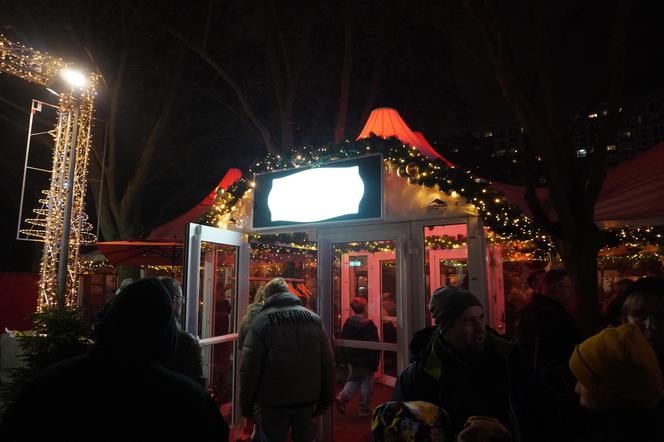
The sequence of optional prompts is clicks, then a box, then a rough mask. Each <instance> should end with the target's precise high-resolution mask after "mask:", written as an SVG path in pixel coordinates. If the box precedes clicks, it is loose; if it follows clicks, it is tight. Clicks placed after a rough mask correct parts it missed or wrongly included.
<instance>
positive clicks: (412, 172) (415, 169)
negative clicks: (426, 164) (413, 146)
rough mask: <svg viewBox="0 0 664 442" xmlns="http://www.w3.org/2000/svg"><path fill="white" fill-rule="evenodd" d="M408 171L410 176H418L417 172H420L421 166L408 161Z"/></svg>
mask: <svg viewBox="0 0 664 442" xmlns="http://www.w3.org/2000/svg"><path fill="white" fill-rule="evenodd" d="M406 173H407V174H408V176H412V177H414V176H417V174H418V173H420V168H419V167H418V166H417V164H415V163H408V165H407V166H406Z"/></svg>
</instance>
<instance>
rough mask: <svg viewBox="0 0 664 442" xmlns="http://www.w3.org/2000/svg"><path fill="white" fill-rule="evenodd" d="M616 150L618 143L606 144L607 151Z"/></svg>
mask: <svg viewBox="0 0 664 442" xmlns="http://www.w3.org/2000/svg"><path fill="white" fill-rule="evenodd" d="M615 150H616V145H615V144H609V145H608V146H606V151H607V152H613V151H615Z"/></svg>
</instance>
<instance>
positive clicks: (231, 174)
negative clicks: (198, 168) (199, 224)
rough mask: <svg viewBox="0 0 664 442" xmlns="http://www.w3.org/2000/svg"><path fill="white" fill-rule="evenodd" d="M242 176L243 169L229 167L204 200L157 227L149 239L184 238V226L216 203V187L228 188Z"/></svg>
mask: <svg viewBox="0 0 664 442" xmlns="http://www.w3.org/2000/svg"><path fill="white" fill-rule="evenodd" d="M241 176H242V171H241V170H240V169H237V168H232V169H228V171H227V172H226V175H224V177H223V178H222V179H221V181H220V182H219V184H218V185H217V186H216V187H215V188H214V189H212V192H210V193H209V194H208V195H207V196H206V197H205V198H203V201H201V202H200V203H198V204H197V205H196V206H194V207H192V208H191V209H189V210H188V211H187V212H185V213H183V214H182V215H180V216H178V217H176V218H173V219H172V220H170V221H168V222H167V223H165V224H162V225H161V226H159V227H157V228H155V229H154V230H152V232H151V233H150V236H149V237H148V240H160V239H179V240H182V238H184V226H185V225H186V224H187V223H190V222H193V221H195V220H197V219H198V218H200V217H201V216H203V214H205V212H207V211H208V210H209V209H210V207H212V205H213V204H214V198H215V196H216V193H215V191H216V189H217V188H218V187H221V188H222V189H228V188H229V187H230V186H231V184H233V183H234V182H236V181H237V180H239V179H240V177H241Z"/></svg>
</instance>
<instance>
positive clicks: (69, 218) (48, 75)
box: [0, 35, 99, 311]
mask: <svg viewBox="0 0 664 442" xmlns="http://www.w3.org/2000/svg"><path fill="white" fill-rule="evenodd" d="M68 67H69V64H68V63H66V62H64V61H63V60H62V59H60V58H56V57H52V56H50V55H48V54H46V53H43V52H40V51H37V50H34V49H32V48H28V47H26V46H23V45H21V44H18V43H14V42H11V41H10V40H8V39H7V38H6V37H4V36H2V35H0V72H5V73H8V74H10V75H14V76H16V77H19V78H22V79H24V80H27V81H30V82H32V83H36V84H40V85H43V86H50V84H51V82H52V81H53V80H55V78H56V77H57V76H59V75H61V74H62V73H63V72H64V70H65V69H67V68H68ZM98 80H99V77H98V75H96V74H91V75H89V76H88V78H82V81H83V83H84V85H81V86H80V87H78V86H70V87H69V88H67V89H65V90H63V91H61V92H60V94H59V97H60V102H59V106H58V123H57V127H56V130H55V146H54V149H53V168H52V171H51V183H50V188H49V189H48V190H47V191H43V193H44V195H45V198H43V199H41V200H40V202H41V203H42V208H40V209H35V213H36V214H37V215H38V216H37V218H31V219H28V220H27V222H28V223H29V224H32V225H33V226H34V228H31V229H25V230H22V233H24V234H26V235H29V236H32V237H34V238H38V239H41V240H43V241H44V253H43V255H42V262H41V269H40V280H39V303H38V310H39V311H42V310H44V309H46V308H48V307H51V306H54V305H56V304H58V305H60V306H61V307H75V306H76V305H77V298H78V276H79V249H80V246H81V245H83V244H94V242H95V240H96V238H95V236H94V235H93V234H92V233H91V231H92V225H91V224H90V223H89V222H88V221H87V215H86V214H85V212H84V206H85V192H86V187H87V180H86V178H87V170H88V162H89V147H90V141H91V128H92V118H93V109H94V107H93V101H94V96H95V95H96V92H95V83H96V82H97V81H98ZM70 170H71V172H72V173H71V179H70V173H69V172H70ZM70 190H71V204H69V201H68V193H69V191H70ZM67 206H69V209H70V211H69V212H67ZM63 238H64V241H63ZM63 246H64V247H65V248H66V256H64V259H66V263H61V262H60V261H61V258H60V255H61V252H62V250H61V248H62V247H63ZM61 265H66V269H65V272H64V279H65V281H58V268H59V267H60V266H61ZM59 286H60V287H62V289H63V293H60V294H58V287H59ZM58 300H59V301H58Z"/></svg>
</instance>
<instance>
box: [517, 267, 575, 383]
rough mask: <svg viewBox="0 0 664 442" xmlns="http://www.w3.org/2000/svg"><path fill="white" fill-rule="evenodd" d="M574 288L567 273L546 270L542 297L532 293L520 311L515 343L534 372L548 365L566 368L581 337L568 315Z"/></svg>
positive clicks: (570, 316)
mask: <svg viewBox="0 0 664 442" xmlns="http://www.w3.org/2000/svg"><path fill="white" fill-rule="evenodd" d="M573 293H574V286H573V284H572V280H571V279H570V277H569V275H568V274H567V272H565V271H563V270H557V269H554V270H549V271H548V272H547V273H546V275H545V276H544V281H543V293H542V294H538V293H535V294H534V295H533V297H532V299H531V300H530V302H528V304H526V305H525V306H524V307H523V308H522V309H521V311H520V312H519V320H518V321H519V322H518V327H517V333H516V337H517V342H518V345H519V348H520V350H521V352H522V354H523V355H525V356H526V357H527V358H528V359H529V361H530V363H531V367H532V369H533V371H534V372H540V371H541V370H544V369H545V368H546V367H547V366H548V365H550V364H552V363H553V364H557V365H564V366H566V365H567V361H568V360H569V357H570V356H571V355H572V350H574V346H575V345H577V344H578V343H579V342H581V333H580V332H579V329H578V327H577V325H576V322H575V321H574V318H572V315H570V313H569V312H568V310H567V309H568V306H569V304H570V302H571V300H572V295H573Z"/></svg>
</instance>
